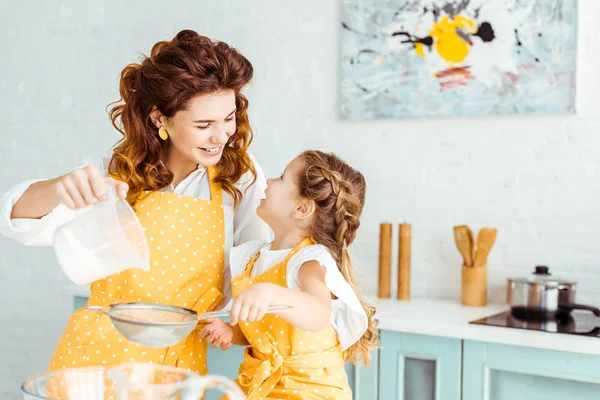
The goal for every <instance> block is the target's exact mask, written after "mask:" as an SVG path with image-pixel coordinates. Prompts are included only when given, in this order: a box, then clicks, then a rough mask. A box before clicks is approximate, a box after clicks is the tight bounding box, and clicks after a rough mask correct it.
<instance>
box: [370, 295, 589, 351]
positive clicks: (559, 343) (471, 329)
mask: <svg viewBox="0 0 600 400" xmlns="http://www.w3.org/2000/svg"><path fill="white" fill-rule="evenodd" d="M368 300H369V301H370V303H371V304H373V305H374V306H375V307H376V308H377V314H376V318H377V319H378V320H379V325H378V328H379V329H381V330H388V331H396V332H405V333H414V334H421V335H431V336H438V337H448V338H455V339H462V340H476V341H482V342H488V343H498V344H506V345H516V346H526V347H533V348H540V349H547V350H560V351H567V352H573V353H582V354H594V355H600V338H598V337H587V336H577V335H568V334H559V333H548V332H538V331H530V330H524V329H516V328H505V327H496V326H485V325H474V324H469V322H470V321H473V320H477V319H480V318H484V317H488V316H491V315H494V314H498V313H500V312H503V311H506V310H508V309H509V307H508V305H506V304H492V305H488V306H487V307H464V306H462V305H461V304H460V302H455V301H444V300H427V299H414V300H410V301H398V300H384V299H376V298H369V299H368Z"/></svg>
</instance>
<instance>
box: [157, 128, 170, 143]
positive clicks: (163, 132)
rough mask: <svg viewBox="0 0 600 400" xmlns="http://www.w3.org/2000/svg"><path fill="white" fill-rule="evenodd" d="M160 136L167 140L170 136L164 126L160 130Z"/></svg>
mask: <svg viewBox="0 0 600 400" xmlns="http://www.w3.org/2000/svg"><path fill="white" fill-rule="evenodd" d="M158 136H160V138H161V139H162V140H167V139H168V138H169V132H167V130H166V129H165V128H164V127H163V128H160V129H159V130H158Z"/></svg>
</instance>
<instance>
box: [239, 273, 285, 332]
mask: <svg viewBox="0 0 600 400" xmlns="http://www.w3.org/2000/svg"><path fill="white" fill-rule="evenodd" d="M278 288H280V286H278V285H275V284H272V283H257V284H255V285H252V286H250V287H249V288H248V289H246V290H244V291H242V292H241V293H240V294H239V295H238V296H237V297H236V298H235V299H234V300H233V305H232V306H231V324H232V325H236V324H237V323H238V322H240V321H242V322H246V321H248V322H254V321H260V320H261V319H263V317H264V316H265V314H266V312H267V309H268V308H269V306H271V305H273V302H274V301H275V292H276V291H277V289H278Z"/></svg>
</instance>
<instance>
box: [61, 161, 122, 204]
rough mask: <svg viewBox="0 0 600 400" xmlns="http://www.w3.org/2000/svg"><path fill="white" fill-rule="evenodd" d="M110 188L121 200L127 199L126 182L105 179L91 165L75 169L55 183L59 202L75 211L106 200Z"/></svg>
mask: <svg viewBox="0 0 600 400" xmlns="http://www.w3.org/2000/svg"><path fill="white" fill-rule="evenodd" d="M109 186H110V187H112V188H114V190H116V192H117V196H118V197H119V198H120V199H122V200H123V199H125V197H127V191H128V190H129V186H128V185H127V184H126V183H125V182H121V181H117V180H116V179H112V178H104V177H103V176H102V175H101V174H100V170H99V169H98V168H96V167H94V166H91V165H88V166H87V167H84V168H77V169H74V170H73V171H71V172H69V173H68V174H66V175H63V176H60V177H58V178H56V179H54V182H53V189H54V193H55V194H56V198H57V200H58V201H59V202H60V203H62V204H64V205H66V206H67V207H69V208H70V209H73V210H77V209H80V208H84V207H87V206H89V205H92V204H96V203H98V202H99V201H102V200H104V199H105V198H106V192H107V190H108V187H109Z"/></svg>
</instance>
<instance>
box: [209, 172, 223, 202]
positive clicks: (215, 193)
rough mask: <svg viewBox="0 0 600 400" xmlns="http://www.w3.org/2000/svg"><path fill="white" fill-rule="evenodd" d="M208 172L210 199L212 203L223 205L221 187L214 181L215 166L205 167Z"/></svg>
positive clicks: (215, 174) (216, 173) (215, 175)
mask: <svg viewBox="0 0 600 400" xmlns="http://www.w3.org/2000/svg"><path fill="white" fill-rule="evenodd" d="M207 173H208V184H209V185H210V199H211V201H212V202H213V203H216V204H217V205H220V206H222V205H223V188H222V187H221V185H220V184H218V183H216V182H215V178H216V177H217V175H218V172H217V167H216V166H214V165H212V166H210V167H208V168H207Z"/></svg>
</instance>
